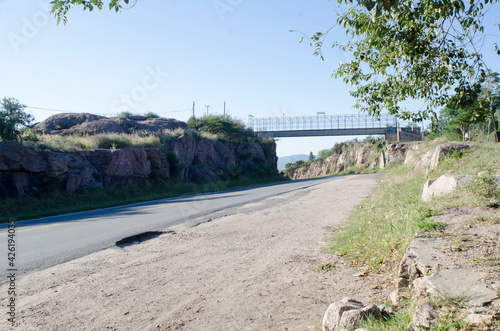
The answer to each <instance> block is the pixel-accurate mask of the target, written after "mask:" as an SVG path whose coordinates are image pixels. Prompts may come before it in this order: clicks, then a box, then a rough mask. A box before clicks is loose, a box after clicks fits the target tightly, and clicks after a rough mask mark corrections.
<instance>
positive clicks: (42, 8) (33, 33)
mask: <svg viewBox="0 0 500 331" xmlns="http://www.w3.org/2000/svg"><path fill="white" fill-rule="evenodd" d="M49 2H50V1H49V0H40V1H38V0H36V1H35V0H26V1H19V0H3V1H0V31H2V33H1V34H2V36H1V38H0V43H1V45H0V50H1V56H2V61H1V62H0V74H1V79H0V92H1V93H0V97H3V96H8V97H14V98H17V99H19V100H20V101H21V102H22V103H24V104H26V105H28V106H30V107H38V108H50V109H55V110H61V111H69V112H88V113H94V114H102V115H108V116H113V115H116V114H118V113H120V112H121V111H130V112H132V113H146V112H149V111H152V112H155V113H158V114H160V115H161V116H164V117H173V118H177V119H180V120H187V119H188V118H189V116H190V115H191V111H190V110H189V109H191V107H192V102H193V101H196V113H197V115H201V114H202V113H203V112H205V111H206V108H205V107H204V106H205V105H210V106H211V107H210V112H211V113H222V111H223V107H222V104H223V103H224V101H226V102H227V110H228V112H229V114H231V115H232V116H233V117H236V118H239V119H242V120H244V121H246V119H247V118H248V115H253V116H255V117H269V116H283V115H286V116H293V115H316V113H317V112H325V113H326V114H329V115H336V114H357V113H358V112H357V110H354V109H352V103H353V99H352V98H351V97H350V96H349V93H348V92H349V88H350V87H349V86H346V85H344V83H343V82H342V81H340V80H334V79H332V78H331V77H330V76H331V72H332V70H333V69H334V68H335V67H336V66H337V65H338V63H339V62H340V61H346V58H345V56H344V55H343V54H342V53H340V52H338V51H333V50H328V47H327V50H326V51H327V53H326V56H325V59H326V60H325V61H324V62H320V61H319V59H318V58H316V57H314V56H313V55H312V53H313V48H312V47H309V46H308V44H306V43H303V44H299V39H300V34H298V33H291V32H290V30H292V29H296V30H299V31H302V32H304V33H306V34H307V35H312V34H313V33H314V32H317V31H325V30H326V29H328V28H329V27H330V26H331V25H332V24H333V22H334V20H335V14H334V10H335V8H336V1H328V0H308V1H305V0H302V1H298V0H291V1H286V2H284V1H263V0H254V1H250V0H205V1H201V0H192V1H180V0H176V1H174V0H161V1H160V0H157V1H151V0H147V1H146V0H139V1H138V2H137V4H136V6H135V7H133V8H131V9H128V10H124V11H123V12H122V13H118V14H116V13H114V12H110V11H109V10H107V9H105V10H102V11H100V12H98V11H96V12H93V13H88V12H82V10H81V8H74V9H73V10H72V11H71V12H70V14H69V17H68V18H69V20H68V24H67V25H62V24H61V25H59V26H58V25H56V21H55V19H54V18H53V17H50V16H49V15H48V10H49V6H48V3H49ZM106 2H107V1H106ZM132 2H133V1H132ZM499 7H500V6H496V7H495V10H494V11H493V12H490V14H489V16H490V17H493V18H494V17H500V9H499ZM217 8H218V9H217ZM492 24H493V23H492V22H490V25H492ZM495 33H496V34H497V35H498V34H499V33H498V30H496V31H495ZM334 38H336V39H342V38H345V37H344V35H343V32H341V31H339V33H338V34H334V35H332V36H331V39H334ZM495 38H496V39H495ZM490 40H491V41H492V42H494V41H499V42H500V40H499V39H498V37H491V38H490ZM486 51H487V53H488V54H485V55H487V60H489V62H490V64H491V65H492V67H493V70H496V71H500V65H499V64H498V63H499V62H500V61H499V60H500V57H498V56H496V55H493V49H492V47H489V46H488V45H487V46H486V47H485V52H486ZM495 65H496V67H495ZM29 110H30V112H31V113H32V114H33V115H34V116H35V118H36V120H37V121H41V120H44V119H45V118H47V117H48V116H51V115H53V114H56V113H57V111H48V110H40V109H34V108H30V109H29ZM347 139H351V137H342V138H332V137H330V138H306V139H304V138H303V139H298V138H294V139H291V138H287V139H282V140H280V141H279V142H278V155H279V156H285V155H291V154H308V153H309V151H313V152H314V153H317V152H318V151H319V150H321V149H324V148H329V147H331V146H333V144H334V143H335V142H337V141H340V140H347Z"/></svg>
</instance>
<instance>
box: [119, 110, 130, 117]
mask: <svg viewBox="0 0 500 331" xmlns="http://www.w3.org/2000/svg"><path fill="white" fill-rule="evenodd" d="M130 116H132V113H131V112H129V111H122V112H121V113H120V114H119V115H118V117H122V118H130Z"/></svg>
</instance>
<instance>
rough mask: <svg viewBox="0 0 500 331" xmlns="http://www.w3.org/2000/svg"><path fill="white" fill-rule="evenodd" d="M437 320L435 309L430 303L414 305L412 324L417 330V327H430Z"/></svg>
mask: <svg viewBox="0 0 500 331" xmlns="http://www.w3.org/2000/svg"><path fill="white" fill-rule="evenodd" d="M437 321H438V319H437V316H436V311H435V309H434V306H433V305H432V304H431V303H429V302H426V303H424V304H421V305H418V306H417V307H415V313H414V314H413V318H412V324H413V325H414V327H415V328H416V329H417V330H418V328H425V329H430V328H431V327H432V325H434V324H436V323H437Z"/></svg>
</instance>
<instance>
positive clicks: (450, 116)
mask: <svg viewBox="0 0 500 331" xmlns="http://www.w3.org/2000/svg"><path fill="white" fill-rule="evenodd" d="M488 113H489V112H488V110H487V109H485V108H483V107H481V106H480V105H479V102H478V101H476V102H474V103H472V104H470V105H468V106H466V107H464V108H452V107H450V106H447V107H445V108H444V109H443V110H442V111H441V116H442V118H444V119H445V120H447V124H446V127H445V130H446V131H448V132H453V131H454V130H455V131H456V130H457V129H458V130H460V132H461V133H462V139H463V140H464V141H465V140H466V139H465V136H466V134H467V133H470V128H471V126H472V125H473V124H477V123H482V122H484V120H485V119H486V118H487V116H488Z"/></svg>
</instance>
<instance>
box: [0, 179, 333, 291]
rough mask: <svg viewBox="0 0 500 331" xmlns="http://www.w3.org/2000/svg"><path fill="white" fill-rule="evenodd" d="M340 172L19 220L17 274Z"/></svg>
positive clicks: (2, 237) (0, 230)
mask: <svg viewBox="0 0 500 331" xmlns="http://www.w3.org/2000/svg"><path fill="white" fill-rule="evenodd" d="M335 178H338V177H325V178H317V179H309V180H300V181H293V182H285V183H278V184H272V185H266V186H260V187H255V188H249V189H242V190H236V191H228V192H222V193H211V194H200V195H193V196H183V197H177V198H171V199H164V200H156V201H151V202H146V203H139V204H133V205H126V206H119V207H113V208H106V209H99V210H93V211H87V212H79V213H73V214H67V215H60V216H54V217H46V218H40V219H34V220H26V221H19V222H16V224H15V245H16V246H15V249H16V256H15V268H16V269H17V275H18V276H19V275H22V274H25V273H29V272H33V271H36V270H42V269H45V268H48V267H51V266H54V265H57V264H60V263H64V262H67V261H70V260H73V259H76V258H79V257H82V256H85V255H87V254H90V253H93V252H97V251H100V250H103V249H106V248H109V247H113V246H115V245H116V243H117V242H118V241H120V240H122V239H124V238H127V237H130V236H134V235H138V234H141V233H145V232H148V231H165V230H168V228H169V227H172V226H175V225H178V224H181V223H185V222H190V221H193V220H196V219H199V218H200V217H205V220H209V219H210V218H211V217H210V216H211V215H217V214H220V213H227V214H231V213H233V212H235V211H234V208H235V207H238V206H241V205H243V204H246V203H249V202H253V201H258V200H262V199H266V198H267V197H271V196H275V195H278V194H282V193H286V192H289V191H293V190H297V189H302V188H306V187H310V186H313V185H317V184H321V183H324V182H326V181H330V180H335ZM7 226H8V224H6V223H5V224H1V225H0V252H4V253H3V254H1V255H0V261H1V262H0V268H1V269H0V277H1V278H0V283H4V282H5V281H6V275H7V269H9V266H8V262H9V261H8V254H7V252H8V250H7V249H8V242H7V239H8V237H7Z"/></svg>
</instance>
